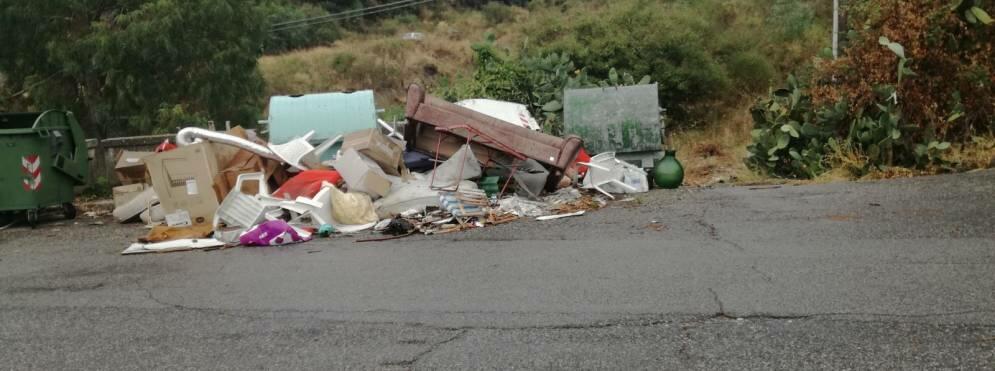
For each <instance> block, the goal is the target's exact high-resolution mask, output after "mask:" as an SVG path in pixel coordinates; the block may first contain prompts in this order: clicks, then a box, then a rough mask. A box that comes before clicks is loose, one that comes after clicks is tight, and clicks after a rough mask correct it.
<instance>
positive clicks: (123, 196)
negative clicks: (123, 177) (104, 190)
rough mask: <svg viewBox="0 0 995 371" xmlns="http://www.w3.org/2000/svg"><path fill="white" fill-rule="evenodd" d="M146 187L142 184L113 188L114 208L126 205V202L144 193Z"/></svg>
mask: <svg viewBox="0 0 995 371" xmlns="http://www.w3.org/2000/svg"><path fill="white" fill-rule="evenodd" d="M143 165H144V163H143ZM147 187H148V186H147V185H145V184H142V183H139V184H129V185H123V186H120V187H114V189H113V192H114V207H115V208H118V207H121V205H124V204H126V203H128V201H131V200H134V199H135V197H137V196H138V195H140V194H142V191H144V190H145V188H147Z"/></svg>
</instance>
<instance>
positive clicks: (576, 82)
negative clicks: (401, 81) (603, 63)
mask: <svg viewBox="0 0 995 371" xmlns="http://www.w3.org/2000/svg"><path fill="white" fill-rule="evenodd" d="M473 50H474V52H475V58H474V60H475V62H476V65H477V66H476V71H475V72H474V75H473V77H472V78H462V77H461V78H457V79H456V80H455V81H451V80H449V79H446V78H443V79H442V80H441V81H440V82H439V84H438V85H437V86H436V88H435V90H436V94H438V95H440V96H442V97H443V98H445V99H447V100H460V99H468V98H490V99H498V100H505V101H510V102H518V103H522V104H525V105H526V106H527V107H528V108H529V111H530V112H531V113H532V114H533V115H534V116H535V117H536V118H537V119H538V120H540V121H541V122H542V125H543V129H544V131H546V132H547V133H551V134H554V135H559V134H560V133H561V132H562V130H563V120H562V118H563V115H562V113H563V103H562V102H563V91H564V90H565V89H576V88H584V87H595V86H622V85H635V84H637V83H639V84H648V83H650V81H651V78H650V77H649V76H645V77H643V79H642V80H640V81H638V82H637V81H636V80H635V78H634V77H633V76H632V75H631V74H629V73H625V72H623V73H619V72H618V71H617V70H616V69H614V68H612V69H610V70H609V71H608V74H607V75H606V78H605V79H600V80H599V79H595V78H592V77H591V76H590V75H589V74H588V73H587V70H586V69H585V68H577V67H576V66H575V64H574V62H573V61H572V60H571V59H570V57H569V56H568V55H566V54H560V53H551V54H547V55H542V56H533V57H530V56H525V57H520V58H513V57H511V56H505V55H502V54H501V53H499V52H498V51H497V49H496V48H495V46H494V37H493V35H488V38H487V40H486V41H485V42H482V43H479V44H475V45H474V46H473Z"/></svg>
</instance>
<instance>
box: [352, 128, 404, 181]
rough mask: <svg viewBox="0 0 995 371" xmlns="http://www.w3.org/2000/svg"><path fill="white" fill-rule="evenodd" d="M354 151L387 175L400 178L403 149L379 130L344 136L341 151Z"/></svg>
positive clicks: (361, 131)
mask: <svg viewBox="0 0 995 371" xmlns="http://www.w3.org/2000/svg"><path fill="white" fill-rule="evenodd" d="M347 149H355V150H356V151H358V152H359V153H360V154H362V155H363V156H366V157H367V158H369V159H371V160H373V161H374V162H376V163H377V165H380V168H381V169H383V171H384V172H385V173H387V174H390V175H393V176H400V175H401V173H402V171H403V168H404V147H402V146H401V145H399V144H397V143H395V142H394V141H393V140H391V139H390V138H388V137H387V136H386V135H384V134H383V133H382V132H381V131H380V129H368V130H360V131H356V132H352V133H349V134H346V136H345V138H343V142H342V150H343V151H345V150H347Z"/></svg>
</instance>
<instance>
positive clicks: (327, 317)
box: [0, 171, 995, 370]
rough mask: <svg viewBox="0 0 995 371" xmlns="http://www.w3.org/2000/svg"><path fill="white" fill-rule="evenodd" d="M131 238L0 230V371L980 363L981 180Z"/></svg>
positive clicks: (122, 231) (989, 328) (987, 300)
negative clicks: (464, 225)
mask: <svg viewBox="0 0 995 371" xmlns="http://www.w3.org/2000/svg"><path fill="white" fill-rule="evenodd" d="M143 232H144V231H143V230H141V229H140V228H137V227H135V226H119V225H114V224H112V223H108V224H106V225H90V224H89V223H88V220H81V221H80V223H79V224H68V223H50V224H47V225H45V226H43V227H41V228H39V229H37V230H34V231H32V230H29V229H26V228H15V229H12V230H7V231H3V232H0V368H5V369H6V368H10V369H66V368H73V369H80V368H84V369H95V368H100V369H105V368H106V369H150V368H156V369H187V368H209V369H260V368H261V369H292V368H293V369H300V368H304V369H437V368H438V369H467V368H469V369H500V370H507V369H571V370H573V369H736V370H739V369H789V370H795V369H875V370H876V369H941V368H942V369H995V172H993V171H987V172H977V173H972V174H961V175H951V176H940V177H931V178H917V179H907V180H895V181H886V182H875V183H843V184H830V185H814V186H784V187H755V188H749V187H732V188H716V189H705V190H682V191H676V192H675V191H670V192H664V191H657V192H653V193H651V194H648V195H642V196H640V197H639V198H638V200H637V201H635V202H627V203H616V204H613V205H611V206H610V207H609V208H607V209H604V210H601V211H598V212H595V213H590V214H588V215H585V216H582V217H578V218H572V219H564V220H559V221H552V222H534V221H532V222H518V223H514V224H510V225H505V226H499V227H494V228H488V229H482V230H475V231H470V232H467V233H462V234H454V235H446V236H442V237H423V236H416V237H410V238H407V239H403V240H399V241H391V242H382V243H368V244H357V243H354V242H353V241H354V238H337V239H331V240H322V241H317V242H312V243H308V244H303V245H297V246H293V247H283V248H240V249H230V250H224V251H214V252H185V253H174V254H164V255H145V256H120V255H118V253H119V252H120V251H121V250H122V249H124V248H125V247H126V246H127V244H128V243H129V242H130V241H131V240H133V239H134V238H136V237H138V236H140V235H142V234H143Z"/></svg>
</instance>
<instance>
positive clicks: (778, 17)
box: [260, 0, 830, 184]
mask: <svg viewBox="0 0 995 371" xmlns="http://www.w3.org/2000/svg"><path fill="white" fill-rule="evenodd" d="M821 3H823V2H817V1H783V0H779V1H773V2H771V1H764V0H732V1H718V0H703V1H698V2H683V1H650V2H646V1H635V0H621V1H613V2H607V3H606V2H601V1H584V0H568V1H555V2H554V1H533V2H532V3H531V5H530V6H529V7H527V8H523V7H515V6H505V5H499V4H497V3H493V4H489V5H487V6H485V7H483V8H482V9H473V8H451V7H447V8H442V9H436V10H431V9H426V10H422V12H421V13H420V14H419V15H418V16H417V17H413V16H400V17H395V18H389V19H386V20H383V21H382V22H380V23H379V24H377V25H375V26H372V27H367V28H366V29H365V30H363V32H351V33H346V34H345V35H344V37H343V38H342V39H340V40H338V41H336V42H335V43H334V44H332V45H328V46H320V47H315V48H311V49H307V50H299V51H293V52H289V53H284V54H281V55H273V56H266V57H264V58H262V59H261V61H260V66H261V70H262V72H263V76H264V78H265V80H266V81H267V94H268V95H276V94H302V93H313V92H323V91H338V90H354V89H373V90H375V92H376V95H377V104H378V106H380V107H383V108H386V109H387V110H388V112H387V114H386V116H387V118H393V117H397V116H399V113H398V112H399V106H400V105H401V104H402V103H403V97H404V91H405V88H406V87H407V85H408V84H410V83H413V82H417V83H421V84H424V85H426V86H428V87H429V89H430V90H432V91H436V92H437V93H443V92H445V93H446V94H445V95H447V96H449V97H450V98H469V97H478V96H476V95H475V94H469V95H471V96H463V95H467V93H466V92H477V94H483V95H496V94H492V93H490V92H489V91H488V89H487V87H486V86H484V87H481V86H479V85H480V84H479V83H478V82H476V81H473V76H474V72H475V71H476V68H477V67H478V66H477V65H476V63H475V56H474V50H473V49H472V46H473V45H474V44H477V43H481V42H482V41H483V40H485V39H486V38H487V37H493V40H494V41H493V45H494V46H495V48H496V49H497V51H498V52H499V53H500V54H501V55H503V56H504V58H506V59H507V60H509V61H510V62H511V65H513V66H514V65H524V63H521V62H516V60H517V58H521V57H523V56H528V55H533V56H542V55H546V54H548V53H561V54H563V55H568V56H570V57H571V58H575V59H576V60H575V61H574V63H573V65H574V68H575V69H586V70H587V71H588V72H589V73H590V74H591V75H594V76H596V77H599V78H606V77H607V75H608V72H609V71H608V69H609V68H611V67H616V66H617V67H618V69H619V71H620V72H632V73H633V74H634V75H637V74H638V76H642V75H644V74H645V75H651V77H653V80H654V82H658V83H660V84H661V96H667V97H669V98H670V99H669V100H667V101H663V102H661V105H662V106H664V107H665V108H668V110H669V111H670V112H674V113H677V114H681V113H683V114H682V115H681V116H675V117H672V118H671V121H670V122H671V123H672V124H671V125H670V127H671V128H674V129H678V130H672V131H671V133H676V134H675V135H671V136H670V137H671V139H670V141H671V144H672V145H674V146H675V147H677V148H678V149H679V150H680V152H681V153H680V155H681V157H682V158H683V159H684V161H685V162H686V163H687V165H688V167H689V171H688V175H689V176H688V179H689V183H691V184H709V183H714V182H715V181H720V180H721V181H734V180H740V181H743V180H748V179H751V178H753V176H752V174H751V173H750V172H749V171H747V170H746V169H745V167H744V166H743V165H742V161H741V159H742V157H743V156H745V154H746V151H745V148H746V145H747V144H748V142H749V131H750V122H749V120H750V118H749V115H747V114H745V113H746V112H747V110H748V108H749V105H750V104H752V102H753V101H754V100H755V99H756V97H758V96H760V95H762V94H764V93H766V92H767V90H768V88H769V87H770V86H771V85H772V84H776V83H778V82H779V81H781V80H782V79H783V76H785V75H787V73H789V72H791V71H793V70H794V69H795V68H796V67H797V66H798V65H800V64H802V63H803V62H805V61H807V60H808V59H810V58H812V57H813V56H814V55H816V54H817V53H819V51H820V50H822V49H824V48H825V47H827V46H828V45H829V25H830V18H829V17H827V14H826V13H827V12H829V11H830V9H828V8H827V7H826V6H824V5H823V4H821ZM817 4H818V5H817ZM412 32H415V33H420V37H419V38H418V39H417V40H411V39H410V37H409V38H407V39H406V38H405V37H404V36H405V34H408V33H412ZM641 55H646V56H652V57H653V58H656V60H654V59H653V58H643V57H641ZM515 68H517V67H515ZM567 72H568V73H573V72H575V71H567ZM637 79H638V77H637ZM668 92H672V93H671V94H668ZM490 97H492V98H505V99H508V98H507V97H503V96H490ZM537 117H541V114H539V112H537Z"/></svg>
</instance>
